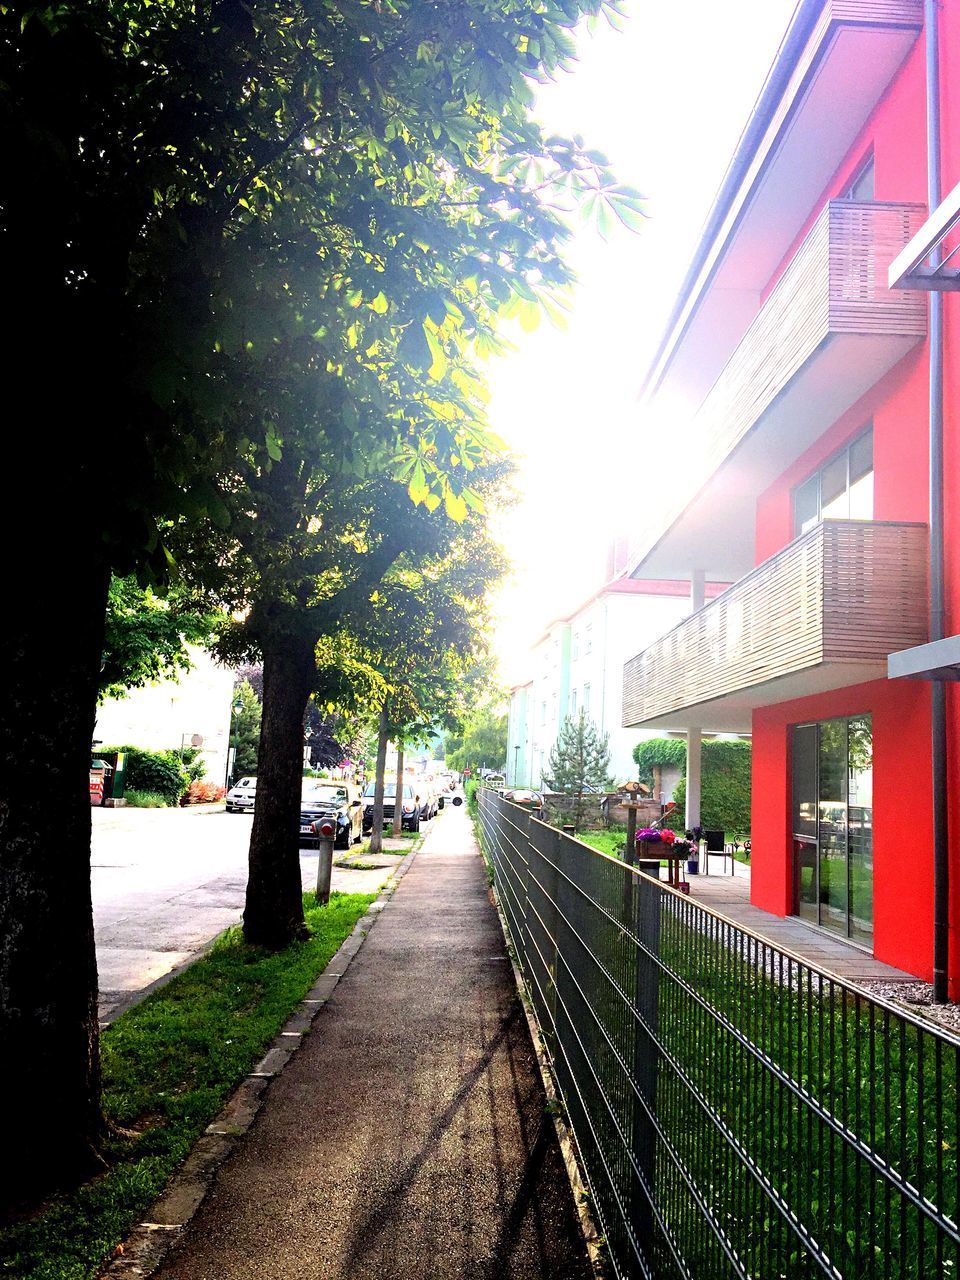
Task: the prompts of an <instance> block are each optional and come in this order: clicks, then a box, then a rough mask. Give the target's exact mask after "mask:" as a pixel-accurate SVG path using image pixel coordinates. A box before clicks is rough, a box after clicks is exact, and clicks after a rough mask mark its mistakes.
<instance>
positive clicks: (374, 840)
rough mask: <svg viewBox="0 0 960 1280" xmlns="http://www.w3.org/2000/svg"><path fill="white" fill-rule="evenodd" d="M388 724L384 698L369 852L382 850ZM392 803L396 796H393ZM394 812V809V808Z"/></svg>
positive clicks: (394, 801) (378, 742)
mask: <svg viewBox="0 0 960 1280" xmlns="http://www.w3.org/2000/svg"><path fill="white" fill-rule="evenodd" d="M388 736H389V725H388V722H387V703H386V700H384V703H383V706H382V707H381V708H380V737H379V738H378V739H377V772H376V775H375V779H374V784H373V826H372V827H371V829H370V852H371V853H382V851H383V788H384V774H385V773H386V770H387V738H388ZM393 803H394V805H396V804H397V797H396V796H394V800H393ZM394 813H396V809H394Z"/></svg>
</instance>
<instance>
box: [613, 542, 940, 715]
mask: <svg viewBox="0 0 960 1280" xmlns="http://www.w3.org/2000/svg"><path fill="white" fill-rule="evenodd" d="M926 575H927V534H926V526H925V525H922V524H888V523H884V522H880V521H868V520H825V521H824V522H823V523H822V524H818V525H816V526H814V528H812V529H810V530H808V531H807V532H806V533H805V534H802V535H801V536H800V537H799V538H797V539H795V540H794V541H793V542H791V543H790V544H789V546H787V547H785V548H784V549H783V551H781V552H779V553H778V554H777V555H775V556H773V557H772V558H771V559H770V560H766V561H765V562H764V563H763V564H761V565H758V566H757V568H756V569H754V570H753V571H752V572H751V573H749V574H747V576H746V577H745V578H741V580H740V581H739V582H737V583H735V584H734V585H733V586H732V587H730V588H729V590H727V591H725V592H724V593H723V595H721V596H718V597H717V599H716V600H713V601H712V602H711V603H710V604H708V605H706V606H705V607H704V608H703V609H700V610H698V612H697V613H695V614H692V615H691V616H690V617H689V618H685V619H684V620H683V622H681V623H679V624H678V625H677V626H676V627H674V629H673V630H672V631H669V632H668V633H667V634H666V635H665V636H663V637H662V638H661V639H660V640H658V641H656V643H654V644H652V645H650V646H649V648H647V649H645V650H644V651H643V652H642V653H639V654H637V656H636V657H635V658H631V659H630V661H629V662H627V664H626V665H625V667H624V671H623V723H624V724H625V725H642V724H645V723H647V722H649V721H652V720H656V719H658V718H660V717H663V716H665V715H668V714H669V713H670V712H675V711H676V712H679V711H681V710H685V709H687V708H691V707H697V706H699V705H700V704H704V703H712V702H715V701H716V700H717V699H722V698H724V697H729V696H730V695H737V694H742V693H743V692H744V691H746V690H749V689H751V688H755V687H756V686H758V685H767V684H768V683H769V682H775V681H777V680H778V679H783V678H785V677H788V676H795V675H797V674H798V673H800V672H803V671H806V670H809V669H812V668H817V667H823V666H824V665H826V664H838V665H841V664H842V665H843V666H844V668H845V669H844V670H842V671H838V672H836V673H835V678H834V679H833V680H831V681H830V682H829V686H828V687H832V688H840V687H842V686H844V685H847V684H857V683H859V682H860V681H861V680H863V679H868V678H871V674H872V673H871V672H870V671H867V672H866V673H865V668H870V667H871V666H876V665H877V664H880V663H884V662H885V661H886V658H887V656H888V654H890V653H892V652H894V651H895V650H897V649H905V648H908V647H909V646H910V645H914V644H922V643H923V642H924V641H925V640H926V639H927V634H928V625H927V608H926V603H925V601H926V596H925V590H926ZM794 684H795V682H794ZM820 687H826V686H823V685H821V686H820ZM796 692H797V691H796V689H795V688H792V689H791V691H790V692H789V693H787V694H783V695H781V698H778V696H777V690H776V687H775V686H772V687H771V688H769V689H766V690H764V694H763V696H762V697H761V698H757V699H754V700H752V701H753V702H754V705H762V704H763V703H764V702H767V703H774V702H777V701H778V700H782V697H784V696H795V694H796ZM801 692H802V691H801Z"/></svg>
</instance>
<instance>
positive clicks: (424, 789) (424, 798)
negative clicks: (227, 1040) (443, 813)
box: [416, 778, 440, 822]
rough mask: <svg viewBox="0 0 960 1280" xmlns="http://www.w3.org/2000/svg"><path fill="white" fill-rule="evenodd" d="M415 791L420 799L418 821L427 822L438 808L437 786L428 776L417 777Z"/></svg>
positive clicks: (435, 814)
mask: <svg viewBox="0 0 960 1280" xmlns="http://www.w3.org/2000/svg"><path fill="white" fill-rule="evenodd" d="M416 792H417V795H418V796H419V799H420V821H421V822H429V821H430V820H431V818H435V817H436V816H437V813H438V812H439V810H440V798H439V795H438V793H437V788H436V786H435V785H434V783H433V781H432V779H430V778H418V779H417V784H416Z"/></svg>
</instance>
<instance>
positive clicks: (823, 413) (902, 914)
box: [624, 0, 960, 998]
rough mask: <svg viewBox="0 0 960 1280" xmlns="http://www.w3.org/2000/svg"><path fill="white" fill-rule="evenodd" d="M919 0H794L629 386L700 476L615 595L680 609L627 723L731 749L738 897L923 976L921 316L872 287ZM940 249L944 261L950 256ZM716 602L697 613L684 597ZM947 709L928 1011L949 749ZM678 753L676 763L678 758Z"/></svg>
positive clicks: (952, 102) (923, 41)
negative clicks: (638, 589)
mask: <svg viewBox="0 0 960 1280" xmlns="http://www.w3.org/2000/svg"><path fill="white" fill-rule="evenodd" d="M927 12H936V13H937V21H938V34H939V55H938V60H939V77H940V88H939V95H938V98H939V112H940V118H941V129H942V136H941V142H940V156H941V164H942V181H943V190H944V191H945V192H946V191H949V190H951V188H952V187H953V186H955V185H956V184H957V183H958V182H960V3H954V0H948V3H946V4H944V5H940V6H927ZM924 16H925V6H924V4H923V3H922V0H809V2H807V0H804V2H803V3H801V4H800V5H799V6H798V9H797V11H796V14H795V16H794V19H793V21H792V23H791V27H790V30H789V32H788V34H787V37H786V39H785V41H784V43H783V45H782V47H781V49H780V52H779V54H778V58H777V60H776V62H775V64H774V67H773V68H772V70H771V72H770V75H769V77H768V79H767V82H766V85H765V86H764V89H763V92H762V94H761V97H760V100H759V101H758V104H757V107H756V109H755V112H754V115H753V117H752V119H751V121H750V123H749V125H748V127H747V129H746V130H745V132H744V135H743V138H742V139H741V143H740V146H739V148H738V151H737V152H736V154H735V156H734V157H733V160H732V162H731V165H730V168H729V170H728V174H727V177H726V179H725V182H724V184H723V187H722V189H721V191H720V194H719V195H718V198H717V201H716V203H715V206H714V209H713V212H712V214H711V216H710V219H709V220H708V225H707V228H706V231H705V234H704V237H703V239H702V241H701V243H700V245H699V246H698V249H697V253H696V256H695V259H694V262H693V264H692V266H691V269H690V272H689V273H688V276H687V279H686V281H685V283H684V286H683V289H682V291H681V295H680V297H679V299H678V303H677V306H676V309H675V311H674V314H673V317H672V319H671V322H670V324H669V326H668V329H667V332H666V333H665V335H664V338H663V341H662V343H661V346H660V349H659V351H658V353H657V357H656V360H655V361H654V364H653V367H652V370H651V373H650V376H649V379H648V384H647V399H646V411H647V412H648V413H649V414H651V415H652V416H653V417H654V418H658V419H659V420H660V423H661V425H662V422H663V421H676V422H682V423H683V424H684V429H685V430H686V431H687V432H688V433H689V437H688V439H689V442H690V448H689V450H688V456H691V457H696V458H699V459H700V460H701V461H700V462H699V469H697V467H696V466H695V467H694V469H693V470H692V472H691V475H690V477H689V484H688V486H687V488H686V491H685V492H684V493H682V494H681V495H678V499H677V503H676V506H675V508H674V509H673V510H672V512H671V513H670V515H669V518H668V519H666V520H664V521H662V522H661V523H660V525H659V526H658V527H657V528H652V529H650V530H647V531H646V532H645V533H644V535H643V537H642V539H641V543H640V548H639V551H638V554H637V557H636V565H635V568H634V573H635V574H637V575H638V576H641V575H642V576H644V577H649V576H664V577H666V576H670V577H673V576H679V575H680V574H683V575H685V576H688V577H689V578H690V579H691V581H692V583H693V592H692V596H693V605H694V606H695V607H694V611H693V612H692V614H691V616H690V617H689V618H687V619H685V620H684V622H683V623H681V624H680V625H679V626H678V627H676V628H674V630H673V631H672V632H670V633H668V635H667V636H665V637H663V638H662V639H661V640H660V641H658V642H657V643H656V644H655V645H653V646H650V647H648V648H647V649H645V650H644V651H643V652H642V653H639V654H638V655H637V656H636V657H635V658H634V659H632V660H631V662H629V663H628V664H627V667H626V669H625V673H624V723H625V724H629V725H635V726H643V727H645V728H650V727H662V728H664V729H671V730H685V731H687V733H688V735H689V737H690V740H691V743H693V744H695V743H696V742H697V741H698V740H699V735H700V734H701V733H702V732H708V731H710V732H719V731H735V732H752V734H753V760H754V764H753V802H752V815H751V816H752V830H751V836H752V842H753V859H752V882H751V900H752V901H753V902H754V904H755V905H757V906H759V907H762V908H764V909H765V910H767V911H770V912H773V913H775V914H777V915H781V916H783V915H798V916H799V917H800V918H801V919H804V920H806V921H807V923H809V924H810V925H811V926H812V927H814V928H820V929H824V930H826V931H827V932H828V933H830V934H831V935H833V936H839V937H843V938H846V939H848V940H849V941H850V942H851V943H852V944H854V945H860V946H863V947H866V948H868V949H869V950H870V951H871V952H872V953H873V954H874V955H875V956H876V957H877V958H878V959H881V960H884V961H886V962H888V963H890V964H892V965H895V966H897V967H898V968H902V969H906V970H908V971H909V972H911V973H915V974H917V975H918V976H921V977H923V978H925V979H930V977H931V974H932V956H933V917H934V912H933V853H932V847H933V828H932V766H931V711H930V707H931V686H930V684H929V683H926V682H924V681H913V680H891V679H889V678H888V677H887V665H886V659H887V656H888V655H889V654H890V653H894V652H897V651H899V650H902V649H905V648H908V647H910V646H913V645H918V644H921V643H923V642H924V641H925V640H927V639H928V638H929V631H928V627H929V610H928V601H929V591H928V568H929V553H928V542H929V511H930V506H929V462H930V459H929V448H928V439H929V419H930V340H929V336H928V327H929V326H928V307H929V302H928V295H927V294H925V293H921V292H914V291H910V290H898V289H892V290H891V289H890V288H889V285H888V269H889V266H890V263H891V262H892V261H893V259H894V258H895V257H896V256H897V254H898V253H899V252H900V251H901V250H902V249H903V248H904V246H905V245H906V244H907V242H908V241H909V240H910V239H911V238H912V236H914V235H915V234H916V232H917V230H918V229H919V227H920V226H921V225H922V224H923V222H924V220H925V219H926V217H927V213H928V210H927V207H926V206H927V196H928V166H927V126H926V120H927V114H928V105H929V104H928V93H929V92H930V85H931V79H930V73H929V62H928V60H927V57H926V54H927V36H928V34H929V33H928V32H925V31H924ZM955 243H956V236H954V237H953V238H952V239H951V240H950V241H948V243H947V245H946V251H947V252H949V251H950V249H951V248H953V246H954V244H955ZM943 307H944V324H943V352H944V369H945V377H944V386H943V431H944V475H945V484H944V522H943V530H944V537H945V566H944V567H945V593H946V613H947V619H946V621H947V632H948V634H949V633H950V632H952V631H957V630H958V629H960V484H958V478H960V296H958V295H957V294H956V293H947V294H946V295H945V297H944V304H943ZM710 581H717V582H730V583H732V584H733V585H732V586H731V587H730V588H729V589H728V590H727V591H726V592H725V593H724V594H723V595H721V596H720V597H719V598H718V599H716V600H714V601H712V602H710V603H709V604H704V597H703V584H704V583H705V582H710ZM956 688H957V686H956V685H952V686H950V687H949V689H948V719H947V737H948V764H947V770H948V817H949V830H950V833H951V834H950V837H949V862H950V867H951V889H950V958H949V977H950V983H951V995H952V996H953V997H954V998H956V996H957V995H958V994H960V948H958V946H957V941H956V937H957V932H956V931H957V923H958V921H960V868H958V866H957V862H958V858H957V854H958V851H960V773H958V771H960V739H958V725H960V719H958V708H960V703H958V700H957V696H956ZM692 749H693V748H692Z"/></svg>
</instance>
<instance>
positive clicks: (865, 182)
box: [840, 153, 876, 200]
mask: <svg viewBox="0 0 960 1280" xmlns="http://www.w3.org/2000/svg"><path fill="white" fill-rule="evenodd" d="M874 178H875V168H874V163H873V154H872V153H871V154H870V156H869V157H868V158H867V159H866V160H865V161H864V162H863V164H862V165H861V166H860V168H859V169H858V170H857V176H856V177H855V178H854V179H853V181H852V182H851V183H850V185H849V187H847V189H846V191H844V192H843V193H842V195H841V196H840V199H841V200H875V199H876V195H875V191H876V184H875V181H874Z"/></svg>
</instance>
